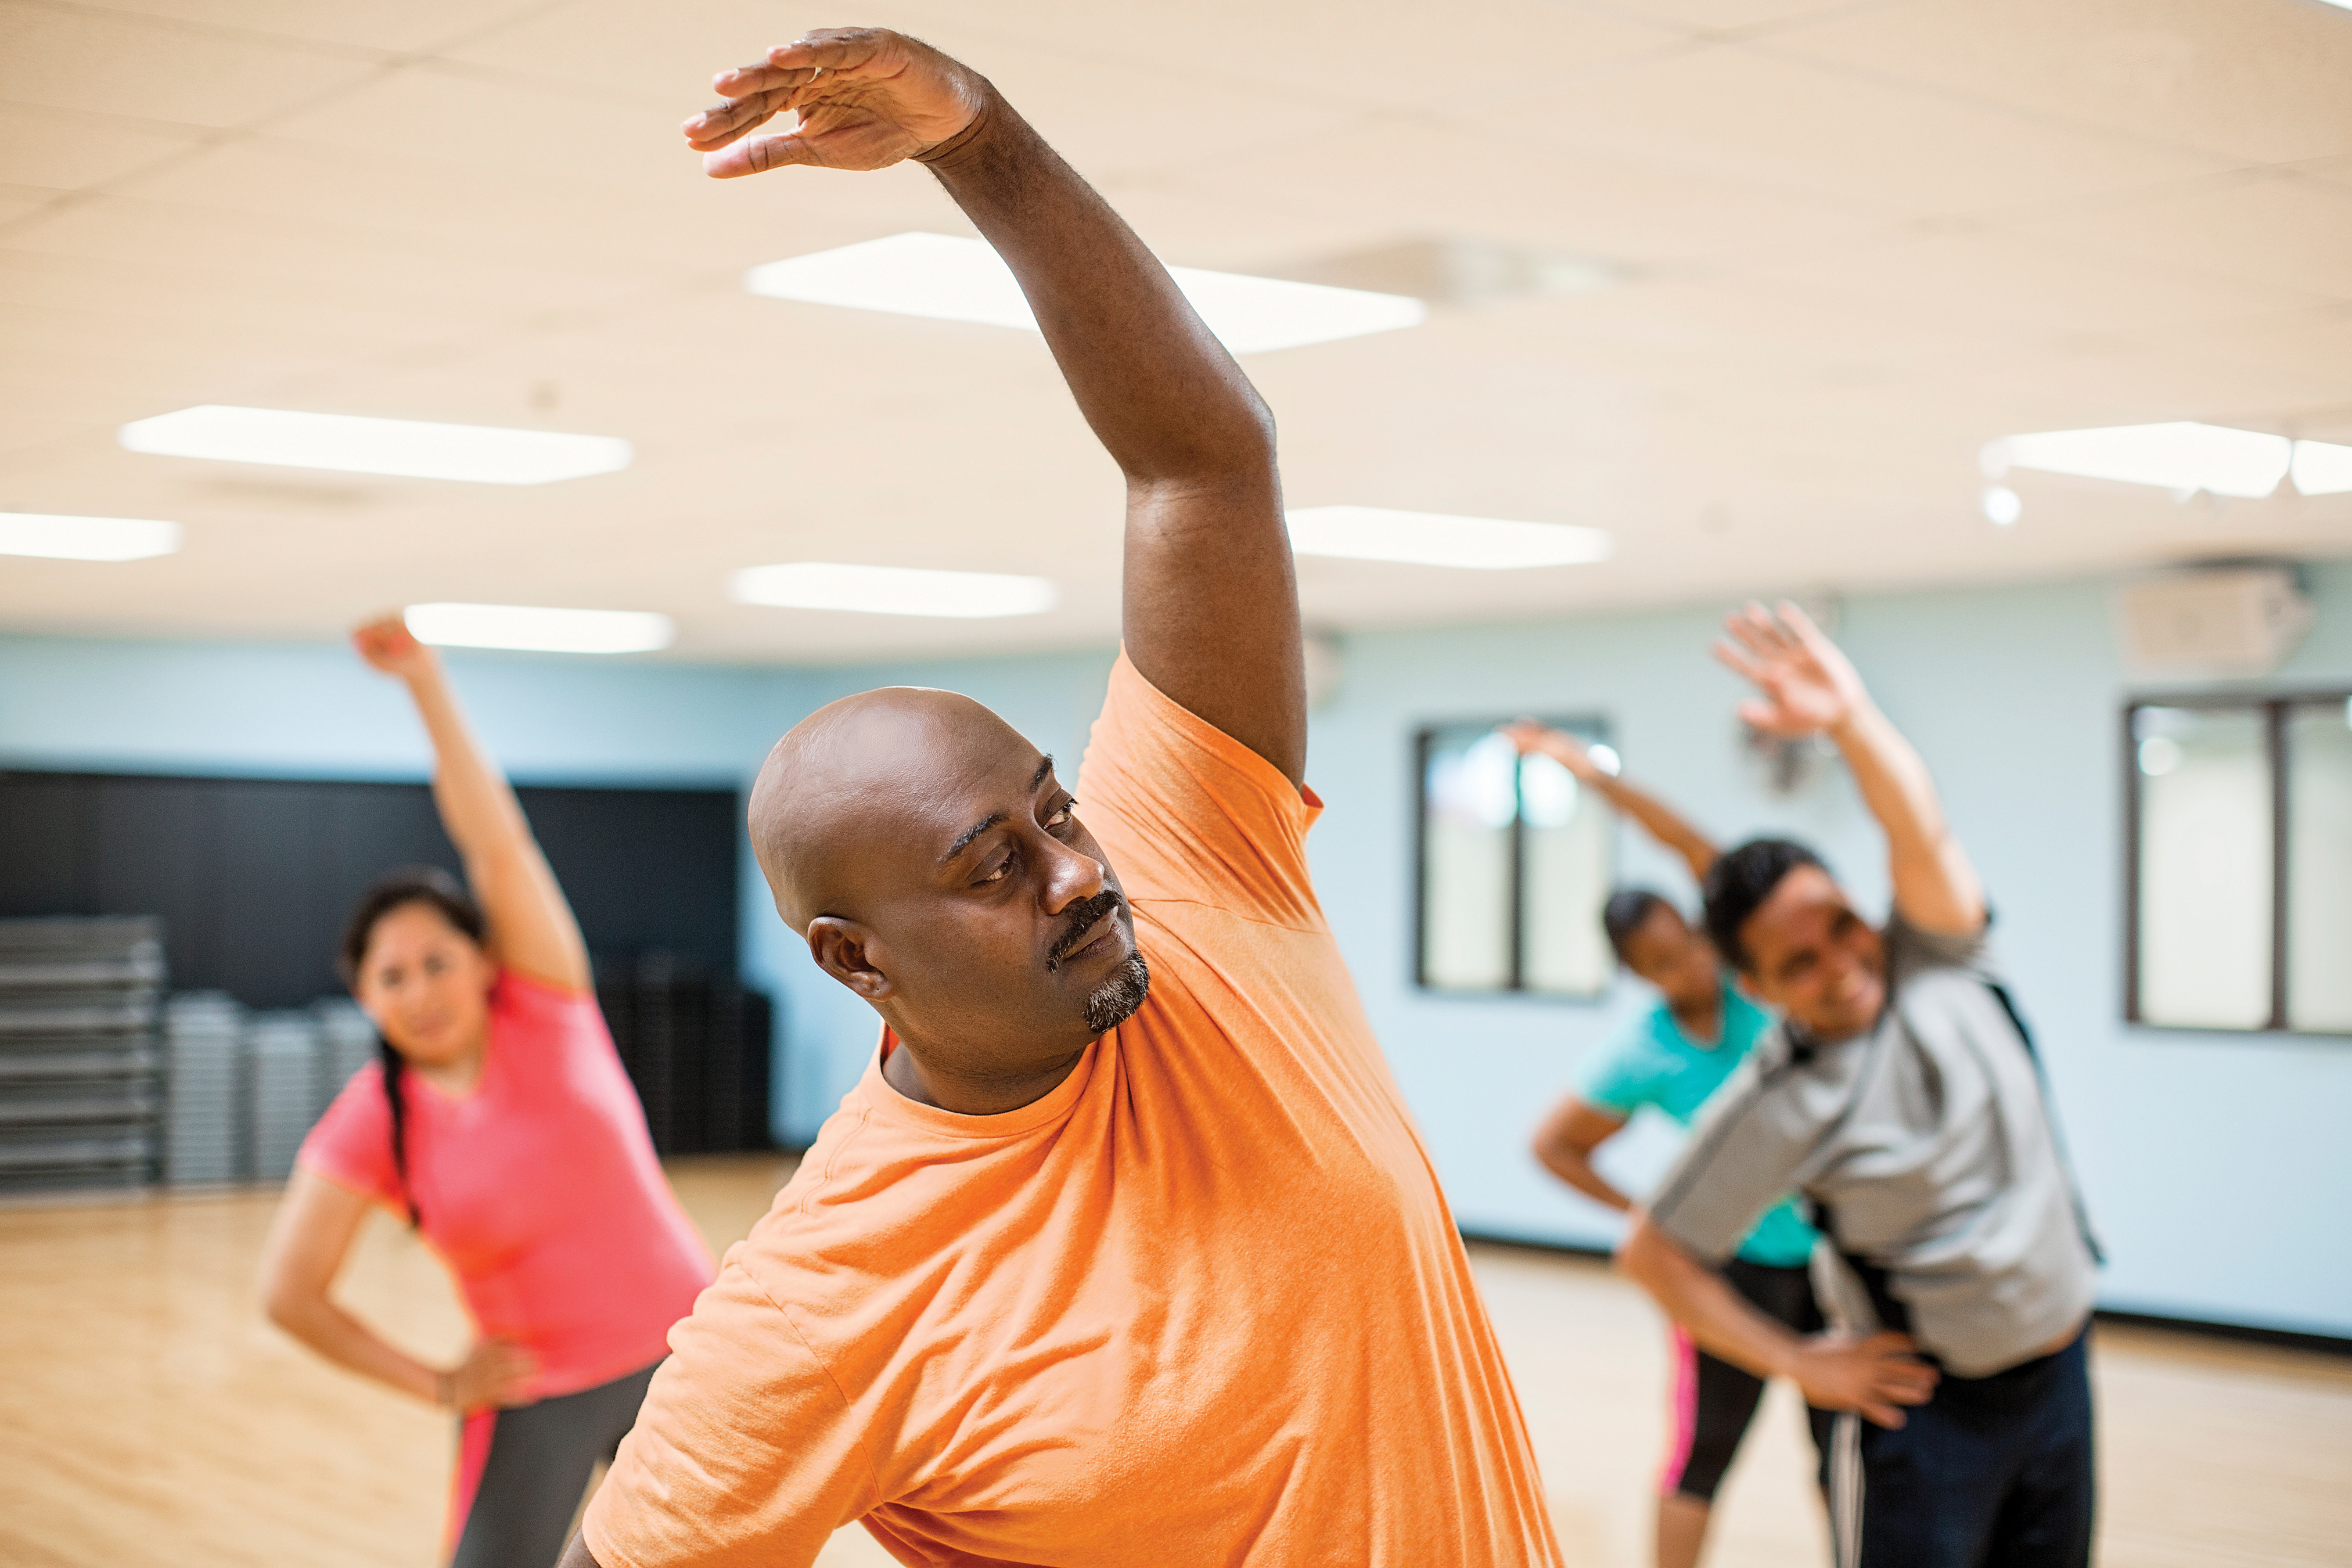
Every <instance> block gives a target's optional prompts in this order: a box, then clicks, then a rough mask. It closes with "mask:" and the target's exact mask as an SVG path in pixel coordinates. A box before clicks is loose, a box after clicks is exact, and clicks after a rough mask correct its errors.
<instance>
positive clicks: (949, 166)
mask: <svg viewBox="0 0 2352 1568" xmlns="http://www.w3.org/2000/svg"><path fill="white" fill-rule="evenodd" d="M974 80H976V81H978V82H979V84H980V107H979V108H978V109H976V110H973V111H972V116H971V120H970V121H967V122H966V123H965V125H964V128H963V129H962V130H961V131H959V132H956V133H955V134H954V135H952V136H950V137H949V138H948V139H947V140H946V141H944V142H932V143H931V144H930V145H929V146H928V147H926V148H924V149H923V150H922V151H921V152H919V153H916V154H915V156H914V161H915V162H916V163H926V164H929V166H930V168H931V170H932V171H933V172H934V173H936V174H942V175H944V174H949V173H950V172H952V171H953V170H954V169H955V168H956V167H957V166H958V165H960V164H962V163H967V162H969V161H970V159H971V157H973V156H975V155H977V154H978V153H981V152H983V151H985V149H986V147H987V145H988V143H990V142H993V141H995V140H996V139H997V136H998V134H999V132H1001V130H1002V128H1003V124H1004V122H1005V121H1007V120H1009V119H1011V118H1012V116H1011V115H1010V114H1009V113H1008V112H1007V110H1006V105H1005V102H1004V100H1003V98H1002V97H1001V96H999V95H998V93H997V90H996V84H995V83H993V82H992V81H990V80H989V79H987V78H986V77H976V78H974Z"/></svg>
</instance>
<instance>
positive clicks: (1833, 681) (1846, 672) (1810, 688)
mask: <svg viewBox="0 0 2352 1568" xmlns="http://www.w3.org/2000/svg"><path fill="white" fill-rule="evenodd" d="M1724 629H1725V630H1727V631H1728V632H1729V633H1730V634H1731V635H1730V636H1729V637H1726V638H1724V639H1723V640H1722V641H1720V642H1717V644H1716V645H1715V657H1716V658H1718V659H1720V660H1722V661H1723V663H1725V664H1726V665H1728V666H1729V667H1730V668H1733V669H1735V670H1737V671H1738V672H1739V673H1740V674H1741V675H1744V676H1746V677H1747V678H1748V679H1749V680H1752V681H1754V682H1755V683H1756V687H1757V689H1758V690H1759V691H1761V692H1762V693H1763V696H1764V700H1762V701H1760V702H1743V703H1741V704H1740V705H1739V716H1740V717H1741V718H1742V719H1745V720H1747V721H1748V722H1749V723H1750V724H1753V725H1755V726H1756V727H1757V728H1758V729H1759V730H1762V731H1765V732H1766V733H1768V734H1772V735H1783V736H1789V737H1791V738H1793V737H1797V736H1802V735H1811V734H1814V733H1817V732H1819V731H1823V730H1835V729H1836V728H1837V727H1838V726H1839V725H1840V724H1843V723H1844V722H1845V721H1846V720H1848V719H1850V718H1852V717H1853V715H1854V714H1856V713H1858V712H1860V711H1862V710H1864V709H1865V708H1866V707H1868V706H1869V702H1870V696H1869V693H1868V692H1867V691H1865V690H1864V689H1863V684H1862V677H1861V676H1860V675H1858V674H1856V673H1855V671H1854V668H1853V661H1852V660H1850V659H1848V658H1846V656H1845V655H1844V654H1843V653H1842V652H1840V651H1839V649H1838V646H1837V644H1835V643H1833V642H1832V641H1830V639H1829V638H1827V637H1823V636H1822V633H1821V630H1820V628H1819V627H1817V626H1814V625H1813V623H1812V621H1811V619H1810V618H1808V617H1807V616H1806V615H1805V612H1804V611H1802V610H1801V609H1799V608H1797V606H1796V605H1792V604H1790V603H1789V602H1787V601H1786V600H1783V601H1782V602H1781V605H1780V613H1779V614H1778V615H1775V614H1774V613H1773V612H1771V611H1769V610H1768V609H1766V608H1765V607H1764V606H1763V605H1748V608H1747V609H1745V610H1743V611H1741V612H1740V613H1739V614H1738V615H1736V616H1728V617H1727V618H1726V619H1725V621H1724Z"/></svg>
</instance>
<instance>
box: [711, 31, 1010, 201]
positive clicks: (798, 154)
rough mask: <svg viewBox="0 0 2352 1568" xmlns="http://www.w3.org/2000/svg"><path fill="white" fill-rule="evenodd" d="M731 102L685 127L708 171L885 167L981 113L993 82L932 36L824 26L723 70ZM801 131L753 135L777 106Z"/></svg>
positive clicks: (718, 174)
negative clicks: (929, 40) (930, 40)
mask: <svg viewBox="0 0 2352 1568" xmlns="http://www.w3.org/2000/svg"><path fill="white" fill-rule="evenodd" d="M711 85H712V86H713V87H714V88H716V89H718V91H719V97H720V98H722V99H724V100H726V101H725V102H723V103H720V104H718V105H716V106H715V107H713V108H710V109H707V110H703V111H702V112H701V113H700V114H698V115H696V116H695V117H694V118H693V119H691V120H689V121H687V122H686V124H685V126H684V127H683V129H684V130H685V132H686V139H687V142H688V145H690V146H692V147H693V148H694V150H695V151H696V152H698V153H702V154H703V159H702V169H703V173H705V174H709V175H710V176H711V177H712V178H713V179H719V180H730V179H735V178H737V177H739V176H740V175H744V174H761V173H763V172H765V171H766V170H769V169H781V168H784V167H787V166H789V165H792V164H795V163H806V164H811V165H814V166H815V167H818V168H825V169H884V168H887V167H889V166H890V165H891V164H893V163H899V162H901V161H903V160H905V159H908V158H919V157H921V156H922V155H924V154H925V153H929V152H930V151H931V150H932V149H934V148H936V147H938V146H940V144H941V143H943V142H948V141H950V140H951V139H952V138H954V137H955V136H957V135H959V134H961V132H964V131H966V130H968V129H969V128H970V127H971V123H972V121H974V120H976V119H978V118H979V115H980V111H981V109H982V105H983V104H985V103H986V102H987V100H988V94H989V86H988V83H987V81H986V79H983V78H982V77H981V76H980V75H979V73H977V72H975V71H972V70H970V69H968V68H965V67H963V66H961V65H959V64H958V63H956V62H955V61H954V60H951V59H950V58H948V57H947V56H945V55H943V54H941V53H940V51H939V50H937V49H935V48H933V47H930V46H929V44H926V43H923V42H921V41H920V40H919V39H915V38H909V37H905V36H903V35H901V34H898V33H893V32H890V31H889V30H887V28H881V27H825V28H820V29H819V30H817V31H815V32H813V33H807V34H803V36H802V37H800V38H799V39H798V40H796V41H795V42H793V43H790V44H785V45H783V46H782V47H778V48H773V49H771V50H769V51H768V58H766V59H765V60H763V61H761V63H760V64H758V65H750V66H743V67H740V68H737V69H735V70H730V71H721V72H720V73H719V75H718V76H717V77H716V78H714V79H712V82H711ZM785 113H792V114H797V115H798V116H799V117H800V123H799V124H798V125H797V126H796V127H795V128H794V129H793V130H791V131H788V132H783V133H782V134H780V135H775V136H761V137H755V138H752V139H751V140H749V141H746V140H744V138H745V137H746V136H747V135H749V133H750V132H752V131H755V130H757V129H758V128H759V127H760V126H761V125H764V124H765V123H767V122H768V121H770V120H772V119H773V118H774V117H775V116H777V115H779V114H785Z"/></svg>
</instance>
